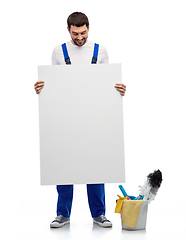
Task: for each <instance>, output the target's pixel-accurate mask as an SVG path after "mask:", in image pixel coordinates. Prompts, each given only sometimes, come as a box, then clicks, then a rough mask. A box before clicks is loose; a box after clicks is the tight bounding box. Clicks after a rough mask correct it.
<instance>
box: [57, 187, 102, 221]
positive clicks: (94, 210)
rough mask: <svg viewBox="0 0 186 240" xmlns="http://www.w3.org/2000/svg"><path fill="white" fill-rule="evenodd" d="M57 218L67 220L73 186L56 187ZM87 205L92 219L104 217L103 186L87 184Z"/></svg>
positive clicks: (69, 212)
mask: <svg viewBox="0 0 186 240" xmlns="http://www.w3.org/2000/svg"><path fill="white" fill-rule="evenodd" d="M57 192H58V202H57V216H58V215H63V216H64V217H67V218H69V217H70V214H71V208H72V201H73V185H57ZM87 196H88V203H89V208H90V212H91V215H92V217H93V218H94V217H98V216H99V215H101V214H103V215H105V185H104V184H87Z"/></svg>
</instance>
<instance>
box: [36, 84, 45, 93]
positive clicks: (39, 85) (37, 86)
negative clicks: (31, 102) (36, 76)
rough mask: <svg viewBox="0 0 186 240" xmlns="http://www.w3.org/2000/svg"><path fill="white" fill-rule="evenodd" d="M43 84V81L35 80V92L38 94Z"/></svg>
mask: <svg viewBox="0 0 186 240" xmlns="http://www.w3.org/2000/svg"><path fill="white" fill-rule="evenodd" d="M44 85H45V82H44V81H37V82H36V83H35V84H34V88H35V91H36V94H39V93H40V92H41V89H42V88H43V87H44Z"/></svg>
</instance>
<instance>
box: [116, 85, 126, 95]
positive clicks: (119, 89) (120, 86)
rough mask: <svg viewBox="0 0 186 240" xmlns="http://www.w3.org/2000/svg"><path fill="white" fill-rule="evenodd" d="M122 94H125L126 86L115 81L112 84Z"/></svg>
mask: <svg viewBox="0 0 186 240" xmlns="http://www.w3.org/2000/svg"><path fill="white" fill-rule="evenodd" d="M114 87H115V88H116V89H117V90H118V91H119V92H120V94H121V95H122V96H125V91H126V86H125V85H124V84H123V83H116V84H115V86H114Z"/></svg>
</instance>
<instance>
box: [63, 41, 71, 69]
mask: <svg viewBox="0 0 186 240" xmlns="http://www.w3.org/2000/svg"><path fill="white" fill-rule="evenodd" d="M61 47H62V50H63V55H64V59H65V62H66V64H68V65H70V64H71V61H70V58H69V55H68V51H67V45H66V43H63V44H62V45H61Z"/></svg>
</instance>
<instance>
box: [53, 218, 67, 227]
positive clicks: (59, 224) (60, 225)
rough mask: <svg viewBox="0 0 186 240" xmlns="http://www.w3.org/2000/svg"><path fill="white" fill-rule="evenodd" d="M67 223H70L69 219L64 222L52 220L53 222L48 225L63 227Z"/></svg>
mask: <svg viewBox="0 0 186 240" xmlns="http://www.w3.org/2000/svg"><path fill="white" fill-rule="evenodd" d="M69 223H70V220H69V221H66V222H64V223H58V222H54V223H51V224H50V227H51V228H60V227H63V226H64V225H66V224H69Z"/></svg>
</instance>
